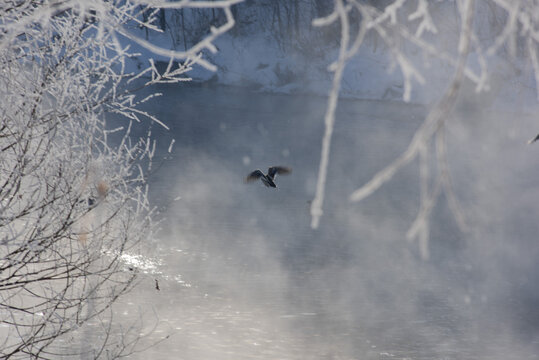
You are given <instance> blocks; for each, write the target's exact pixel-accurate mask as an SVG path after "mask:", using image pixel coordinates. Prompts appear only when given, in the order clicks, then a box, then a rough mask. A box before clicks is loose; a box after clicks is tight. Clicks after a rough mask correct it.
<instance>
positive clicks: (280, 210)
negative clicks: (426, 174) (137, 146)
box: [122, 85, 539, 360]
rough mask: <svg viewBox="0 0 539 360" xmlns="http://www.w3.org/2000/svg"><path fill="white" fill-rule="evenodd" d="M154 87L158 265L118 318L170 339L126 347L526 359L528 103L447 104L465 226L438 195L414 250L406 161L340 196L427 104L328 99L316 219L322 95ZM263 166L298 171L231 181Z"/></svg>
mask: <svg viewBox="0 0 539 360" xmlns="http://www.w3.org/2000/svg"><path fill="white" fill-rule="evenodd" d="M159 91H161V92H163V93H164V96H162V97H160V98H158V99H157V100H155V101H154V102H153V103H152V104H151V105H152V107H151V109H150V110H151V111H152V112H153V113H156V115H157V116H158V117H159V118H160V119H162V120H163V121H164V122H165V123H166V124H168V125H169V126H170V127H171V130H170V131H169V132H167V131H165V130H163V129H162V128H159V127H158V126H156V125H154V126H153V129H152V135H153V136H154V137H156V138H157V139H158V140H159V142H160V145H159V147H158V153H159V154H160V155H161V156H165V160H164V161H163V162H162V163H161V164H156V168H155V173H154V174H153V175H152V177H151V184H152V198H153V199H154V201H155V203H156V204H158V206H159V208H160V211H161V213H162V215H163V216H164V217H165V218H166V220H165V221H164V222H163V223H162V231H161V232H160V233H159V234H158V236H157V238H156V239H155V248H156V250H155V253H154V254H151V256H149V257H148V259H147V260H151V261H152V263H151V264H152V266H151V267H150V268H148V269H145V272H146V274H145V275H142V277H141V282H140V285H139V286H138V287H137V288H135V290H134V291H133V292H132V293H131V295H129V296H128V297H127V298H126V299H124V300H122V302H123V304H124V305H122V307H123V311H124V313H123V315H124V316H126V317H127V318H135V317H137V316H138V314H139V313H141V312H142V313H144V314H146V316H147V318H148V319H149V320H148V321H147V323H145V328H144V331H143V332H144V333H145V332H147V331H150V330H152V329H153V332H152V333H151V335H149V336H147V337H144V338H143V339H142V340H141V345H142V346H145V345H147V344H148V345H149V344H151V343H152V342H155V341H159V339H162V338H164V337H166V336H169V338H168V339H167V340H166V341H163V342H161V343H159V344H158V345H156V346H154V347H151V348H150V349H149V350H147V351H146V352H144V353H141V354H135V355H133V357H134V358H163V359H164V358H170V359H197V360H198V359H216V360H219V359H535V358H537V355H536V354H538V353H539V352H538V350H539V343H538V340H537V339H538V338H539V310H538V309H539V287H538V285H537V282H536V280H535V279H536V278H537V275H539V265H538V264H539V261H537V259H538V255H539V247H538V246H537V239H536V234H537V228H538V224H539V223H538V222H537V219H538V215H539V214H538V211H537V207H536V206H535V201H534V200H535V199H537V198H538V195H539V192H538V190H537V186H536V179H537V178H538V177H537V175H538V174H537V171H536V169H537V165H539V164H538V160H537V158H538V157H537V151H539V147H537V148H532V147H528V146H527V145H526V140H527V139H528V138H530V137H531V135H530V131H532V132H533V131H536V130H537V129H534V128H533V127H532V125H531V124H533V117H532V116H526V115H525V114H518V118H519V120H520V121H515V118H516V117H517V116H516V115H515V114H514V113H511V112H510V111H506V112H497V113H496V116H494V115H493V113H492V112H486V111H484V109H481V108H480V107H479V106H476V107H474V106H471V105H469V104H468V105H467V106H464V105H459V108H458V109H457V111H456V112H455V117H454V118H452V122H451V125H450V126H449V127H448V129H447V138H448V146H449V164H450V166H451V169H452V173H453V181H454V186H455V189H456V195H457V197H458V198H459V199H460V200H461V201H462V206H463V209H464V210H463V211H464V215H465V217H466V219H467V221H468V224H469V225H470V228H471V231H470V232H468V233H461V232H460V231H459V230H458V227H457V225H456V223H455V221H454V219H453V217H452V214H451V212H450V210H449V209H448V206H447V204H446V200H445V198H444V197H443V196H441V197H440V199H439V204H438V205H437V206H436V207H435V210H434V213H433V215H432V217H431V241H430V252H431V257H430V259H429V260H427V261H424V260H422V259H421V257H420V254H419V250H418V244H417V243H416V242H413V241H412V242H410V241H408V240H407V239H406V237H405V234H406V231H407V229H408V227H409V226H410V225H411V223H412V221H413V220H414V218H415V216H416V214H417V211H418V207H419V178H418V164H417V162H413V163H411V164H410V165H409V166H407V167H406V168H404V169H403V170H402V171H400V172H399V173H397V175H396V176H395V177H394V179H392V180H391V181H390V182H389V183H388V184H387V185H385V186H384V187H382V188H381V189H380V190H379V191H378V192H377V193H375V194H374V195H372V196H370V197H368V198H367V199H365V200H364V201H363V202H361V203H359V204H357V203H349V202H348V196H349V195H350V193H351V192H352V191H354V190H355V189H356V188H358V187H359V186H360V185H362V184H364V183H365V182H366V181H368V180H369V179H370V177H372V176H373V175H374V174H375V173H376V171H378V170H380V169H382V168H383V166H385V165H386V164H388V163H389V162H390V161H392V160H393V159H394V158H395V157H396V156H397V155H398V154H399V153H400V152H401V151H403V150H404V149H405V148H406V146H407V145H408V142H409V141H410V139H411V137H412V136H413V133H414V131H415V129H416V128H417V127H418V126H419V124H420V122H421V120H422V119H423V116H424V115H425V113H426V111H427V110H426V109H425V108H424V107H421V106H416V105H406V104H402V103H395V102H382V101H352V100H343V101H341V102H340V104H339V109H338V114H337V122H336V127H335V132H334V135H333V144H332V149H331V156H330V167H329V177H328V183H327V189H326V194H327V196H326V202H325V204H324V215H323V217H322V220H321V225H320V228H319V229H318V230H316V231H315V230H312V229H311V228H310V227H309V225H310V214H309V207H310V201H311V200H312V198H313V196H314V191H315V186H316V176H317V172H318V161H319V156H320V145H321V137H322V132H323V114H324V111H325V99H324V98H320V97H309V96H300V95H292V96H289V95H268V94H260V93H252V92H250V91H249V90H247V89H239V88H228V87H215V88H208V87H197V86H183V85H182V86H162V87H161V88H159ZM509 110H511V109H509ZM530 128H531V129H532V130H530ZM172 138H174V139H175V144H174V146H173V148H172V152H171V153H170V154H169V153H168V152H167V149H168V147H169V144H170V140H171V139H172ZM433 156H434V155H433ZM433 164H434V162H433ZM271 165H284V166H290V167H292V169H293V172H292V174H290V175H288V176H277V178H276V183H277V186H278V189H270V188H266V187H264V186H263V184H262V183H261V182H260V181H259V182H256V183H253V184H244V183H243V178H244V177H245V176H246V175H247V174H248V173H249V172H250V171H252V170H255V169H261V170H262V171H263V172H266V170H267V167H268V166H271ZM435 170H436V167H435V166H434V167H433V169H432V174H434V172H435ZM177 197H179V199H178V200H177V201H173V199H175V198H177ZM141 271H142V270H141ZM156 279H157V280H158V283H159V288H160V290H159V291H158V290H156V289H155V280H156ZM152 320H153V322H152ZM155 323H156V324H157V325H156V327H155V328H154V327H153V325H154V324H155Z"/></svg>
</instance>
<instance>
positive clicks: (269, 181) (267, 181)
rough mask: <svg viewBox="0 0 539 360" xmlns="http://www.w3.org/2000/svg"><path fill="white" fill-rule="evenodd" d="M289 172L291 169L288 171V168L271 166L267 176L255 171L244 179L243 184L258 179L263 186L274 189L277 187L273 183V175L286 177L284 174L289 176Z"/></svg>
mask: <svg viewBox="0 0 539 360" xmlns="http://www.w3.org/2000/svg"><path fill="white" fill-rule="evenodd" d="M291 171H292V169H290V168H288V167H284V166H272V167H270V168H269V169H268V174H267V175H264V173H263V172H262V171H260V170H255V171H253V172H252V173H250V174H249V175H247V177H246V178H245V182H253V181H256V180H258V179H260V180H262V182H263V183H264V185H266V186H267V187H272V188H276V187H277V185H275V182H274V179H275V175H276V174H279V175H286V174H290V172H291Z"/></svg>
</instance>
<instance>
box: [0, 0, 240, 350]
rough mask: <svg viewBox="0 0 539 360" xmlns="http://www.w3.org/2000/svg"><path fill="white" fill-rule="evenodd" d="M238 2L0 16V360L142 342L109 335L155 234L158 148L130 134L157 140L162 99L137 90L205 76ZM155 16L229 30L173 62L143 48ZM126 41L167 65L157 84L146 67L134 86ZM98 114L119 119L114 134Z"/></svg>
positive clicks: (75, 5)
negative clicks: (198, 17) (153, 184)
mask: <svg viewBox="0 0 539 360" xmlns="http://www.w3.org/2000/svg"><path fill="white" fill-rule="evenodd" d="M238 2H239V0H224V1H214V2H205V1H198V2H191V1H182V2H181V3H169V2H155V1H153V2H151V1H142V0H141V1H109V0H94V1H91V2H90V1H86V0H65V1H36V0H26V1H23V0H13V1H4V2H2V4H0V69H1V70H0V104H1V106H0V111H1V118H0V322H1V323H2V325H3V326H2V328H1V330H0V344H1V345H0V356H1V357H8V358H10V357H11V358H12V357H19V358H29V357H35V358H54V357H57V356H60V355H71V356H77V357H78V356H79V355H80V356H83V357H84V358H100V357H107V358H115V357H119V356H122V355H126V354H128V353H129V352H131V351H133V350H134V349H135V345H136V340H137V339H138V337H139V332H138V331H135V332H131V333H130V334H131V335H129V334H128V332H122V331H118V329H116V330H115V331H112V330H111V329H113V326H112V312H111V307H112V305H113V304H114V302H115V301H116V300H117V299H118V297H119V296H121V295H123V294H125V293H126V292H127V291H129V290H130V288H131V287H132V286H133V284H134V280H135V278H136V276H137V268H136V266H131V265H128V264H127V263H126V261H125V259H126V257H127V256H133V255H136V254H137V253H138V252H139V251H141V245H144V244H146V246H149V244H148V242H149V241H151V235H152V231H153V230H154V225H153V220H152V215H153V214H152V208H151V207H150V204H149V201H148V196H147V190H148V189H147V184H146V180H145V173H146V170H145V168H146V167H148V166H150V164H151V161H152V158H153V154H154V149H155V143H154V142H153V141H152V140H151V139H150V138H149V137H147V138H143V139H132V138H131V136H130V132H131V126H132V122H143V121H154V122H158V123H159V124H160V125H162V126H165V127H166V125H164V124H163V123H161V122H160V121H159V120H158V119H156V118H154V117H152V116H151V115H150V114H147V113H145V112H143V111H141V110H140V109H139V105H140V104H141V103H143V102H145V101H147V100H149V99H150V98H151V97H153V96H155V95H158V94H153V95H150V96H148V97H146V98H138V97H137V95H136V94H137V90H140V89H141V88H143V87H145V86H148V85H150V84H153V83H158V82H177V81H185V80H188V79H187V78H186V77H185V72H186V71H188V70H189V69H190V66H191V65H192V64H193V63H198V64H201V65H202V66H205V67H206V68H209V69H213V68H214V67H213V65H212V64H210V63H209V62H207V61H206V60H204V58H203V57H202V56H201V55H200V54H199V53H200V52H201V51H202V50H205V49H208V50H210V51H215V48H214V46H213V44H212V41H213V40H214V39H215V38H216V37H217V36H219V35H220V34H222V33H223V32H225V31H227V30H229V29H230V28H231V27H232V26H233V24H234V21H233V18H232V13H231V5H233V4H235V3H238ZM163 7H172V8H182V7H186V8H190V7H195V8H201V7H214V8H215V9H216V11H221V12H223V14H224V15H223V17H224V19H225V21H224V22H222V24H221V25H220V26H219V27H212V28H211V29H210V31H209V32H208V33H209V34H207V35H206V36H205V37H204V38H203V39H201V41H200V42H199V43H197V44H195V45H194V46H193V47H191V48H190V49H187V50H186V51H184V52H175V51H170V50H168V49H163V48H160V47H157V46H155V45H153V44H151V43H148V42H146V41H145V39H144V38H143V33H144V31H145V30H147V31H160V29H159V26H158V23H157V21H156V14H158V13H159V11H160V9H161V8H163ZM132 42H136V43H137V44H138V45H139V46H142V47H143V48H146V49H147V50H149V51H153V52H155V53H158V54H159V55H161V56H167V57H169V58H170V59H171V61H170V62H169V66H168V67H167V68H166V69H165V71H164V72H158V71H157V69H156V67H155V66H154V63H153V62H152V61H150V63H149V66H148V68H146V69H143V70H142V71H140V72H138V73H132V72H131V70H130V66H129V58H130V57H132V56H134V55H135V54H133V53H132V52H131V51H130V47H129V43H132ZM174 59H176V60H182V61H183V62H182V63H179V65H178V63H177V62H174V61H173V60H174ZM173 64H176V65H175V66H172V65H173ZM142 75H145V76H144V77H143V76H142ZM148 78H149V80H148ZM107 114H116V115H115V116H116V120H115V124H116V125H115V126H114V127H112V126H111V125H110V124H109V122H107V116H106V115H107ZM118 116H120V117H123V119H124V120H123V122H121V124H120V125H118V123H119V121H118V120H117V118H118ZM111 138H114V141H112V140H111ZM124 330H125V328H124ZM87 334H93V336H92V338H91V341H90V339H88V338H87V339H86V341H84V340H83V339H84V337H85V336H86V335H87ZM75 340H78V342H75V343H74V341H75Z"/></svg>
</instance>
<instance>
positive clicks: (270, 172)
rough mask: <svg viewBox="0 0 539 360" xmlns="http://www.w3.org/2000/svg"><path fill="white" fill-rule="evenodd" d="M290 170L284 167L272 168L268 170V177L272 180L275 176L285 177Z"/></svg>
mask: <svg viewBox="0 0 539 360" xmlns="http://www.w3.org/2000/svg"><path fill="white" fill-rule="evenodd" d="M291 171H292V169H290V168H288V167H284V166H272V167H270V168H269V169H268V177H269V178H270V179H272V180H273V178H274V177H275V174H279V175H286V174H290V172H291Z"/></svg>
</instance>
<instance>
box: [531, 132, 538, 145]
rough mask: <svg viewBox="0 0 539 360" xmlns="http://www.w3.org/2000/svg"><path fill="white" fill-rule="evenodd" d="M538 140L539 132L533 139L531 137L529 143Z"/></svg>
mask: <svg viewBox="0 0 539 360" xmlns="http://www.w3.org/2000/svg"><path fill="white" fill-rule="evenodd" d="M537 140H539V134H537V136H535V137H534V138H533V139H531V140H530V141H528V144H531V143H534V142H536V141H537Z"/></svg>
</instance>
